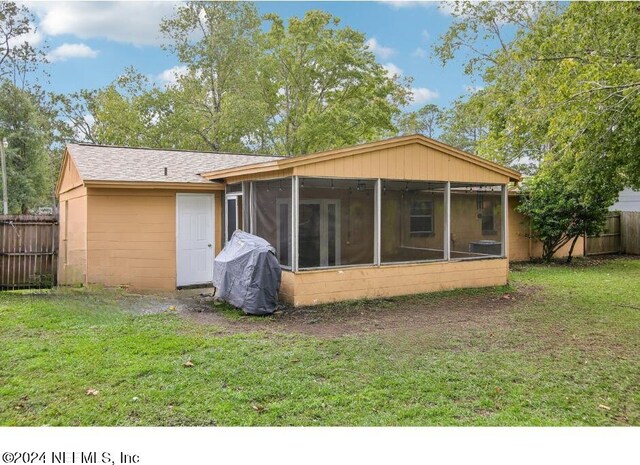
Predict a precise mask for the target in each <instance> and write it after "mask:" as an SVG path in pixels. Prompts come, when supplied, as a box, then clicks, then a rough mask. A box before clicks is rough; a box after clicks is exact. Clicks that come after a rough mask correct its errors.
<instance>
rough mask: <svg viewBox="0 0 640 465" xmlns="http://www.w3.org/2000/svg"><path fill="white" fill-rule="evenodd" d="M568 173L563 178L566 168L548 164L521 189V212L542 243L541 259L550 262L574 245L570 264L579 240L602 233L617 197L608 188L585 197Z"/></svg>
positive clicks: (569, 257) (519, 208)
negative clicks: (560, 252) (596, 196)
mask: <svg viewBox="0 0 640 465" xmlns="http://www.w3.org/2000/svg"><path fill="white" fill-rule="evenodd" d="M567 174H568V176H563V167H561V166H557V164H554V165H553V167H550V166H549V165H546V166H545V168H544V169H543V170H541V171H540V172H539V173H538V174H537V175H536V176H535V177H533V178H531V179H529V180H528V182H526V183H525V184H524V185H523V188H522V195H521V203H520V205H519V206H518V210H519V211H520V212H521V213H523V214H524V215H526V216H527V217H528V218H529V219H530V221H531V233H532V236H533V237H535V238H536V239H538V240H539V241H540V242H541V243H542V258H543V260H545V261H547V262H549V261H551V259H552V258H553V255H554V254H555V253H556V252H557V251H558V250H559V249H560V248H561V247H563V246H564V245H565V244H567V243H570V244H571V247H570V250H569V254H568V256H567V262H571V259H572V254H573V247H574V246H575V243H576V241H577V240H578V238H580V237H581V236H584V235H585V234H587V235H595V234H598V233H600V232H601V230H602V227H603V225H604V222H605V219H606V217H607V213H608V209H607V206H608V205H609V204H610V203H611V202H612V201H613V200H611V197H613V199H615V196H616V194H617V192H616V191H615V190H611V189H606V188H605V189H602V190H601V192H600V195H601V196H602V197H600V198H585V195H584V190H583V187H582V186H580V184H576V183H573V182H572V181H571V172H569V173H567ZM590 193H591V194H593V193H594V190H593V189H591V190H590ZM606 196H608V197H606Z"/></svg>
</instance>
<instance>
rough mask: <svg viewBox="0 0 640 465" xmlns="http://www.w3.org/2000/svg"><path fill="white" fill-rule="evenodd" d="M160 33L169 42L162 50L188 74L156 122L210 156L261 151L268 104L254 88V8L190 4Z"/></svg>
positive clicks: (258, 45)
mask: <svg viewBox="0 0 640 465" xmlns="http://www.w3.org/2000/svg"><path fill="white" fill-rule="evenodd" d="M160 30H161V32H162V34H163V35H164V36H165V37H166V38H167V39H168V40H169V43H168V44H167V45H165V49H167V50H169V51H171V52H172V53H175V54H176V56H177V57H178V59H179V60H180V62H181V63H182V64H183V65H184V66H185V67H186V70H185V72H184V74H183V75H182V76H180V77H179V80H178V82H177V83H176V84H174V85H172V86H171V87H170V89H168V90H167V91H166V92H165V95H164V96H163V97H164V98H166V99H167V100H168V101H169V102H170V103H168V105H167V106H166V108H167V110H168V111H167V112H166V114H160V115H159V117H160V118H161V119H162V118H163V117H165V116H166V119H167V120H169V121H170V123H169V124H168V125H169V126H176V125H177V126H179V127H180V128H181V129H182V130H183V131H186V132H187V133H188V134H190V135H192V136H195V138H196V140H195V141H192V143H191V144H190V145H189V147H190V148H194V147H193V143H194V142H195V143H197V145H199V146H200V147H201V148H206V149H208V150H226V151H233V150H236V151H238V150H239V151H243V150H248V149H249V148H250V147H247V145H252V146H253V148H255V149H258V150H261V149H263V148H264V145H265V144H264V140H263V139H262V133H263V130H264V124H265V120H266V102H265V99H264V96H263V94H262V93H261V89H260V87H259V85H258V79H259V76H260V70H259V65H260V60H261V56H262V53H263V48H262V41H261V32H260V17H259V15H258V12H257V9H256V7H255V5H253V4H252V3H249V2H188V3H185V4H183V5H181V6H180V7H179V8H178V10H177V13H176V15H175V16H174V17H172V18H168V19H165V20H163V22H162V24H161V27H160ZM194 38H195V39H194ZM157 95H158V96H159V97H160V95H161V93H160V92H158V93H157ZM173 135H176V134H173ZM173 139H174V143H176V144H178V143H179V142H180V141H179V140H175V138H173ZM198 139H199V140H198Z"/></svg>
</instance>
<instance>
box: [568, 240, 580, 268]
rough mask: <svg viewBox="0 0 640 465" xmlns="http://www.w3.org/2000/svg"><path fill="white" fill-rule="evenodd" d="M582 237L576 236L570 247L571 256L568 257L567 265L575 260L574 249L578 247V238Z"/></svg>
mask: <svg viewBox="0 0 640 465" xmlns="http://www.w3.org/2000/svg"><path fill="white" fill-rule="evenodd" d="M579 237H580V236H576V237H574V238H573V242H572V243H571V247H569V255H567V264H569V263H571V259H572V258H573V248H574V247H575V246H576V242H578V238H579Z"/></svg>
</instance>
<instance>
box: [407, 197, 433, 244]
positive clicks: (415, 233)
mask: <svg viewBox="0 0 640 465" xmlns="http://www.w3.org/2000/svg"><path fill="white" fill-rule="evenodd" d="M418 202H425V203H428V204H429V211H430V212H431V213H430V214H428V215H423V214H415V213H413V206H414V204H416V203H418ZM433 210H434V202H433V199H411V201H410V203H409V237H429V236H433V235H434V231H435V224H434V221H435V219H434V211H433ZM414 218H429V219H430V220H431V221H430V225H431V230H427V231H414V230H413V224H412V220H413V219H414Z"/></svg>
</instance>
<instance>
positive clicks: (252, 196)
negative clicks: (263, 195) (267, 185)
mask: <svg viewBox="0 0 640 465" xmlns="http://www.w3.org/2000/svg"><path fill="white" fill-rule="evenodd" d="M247 184H248V185H249V202H248V203H249V227H248V228H247V230H248V231H249V234H254V235H255V233H256V205H255V203H256V193H255V192H254V191H255V186H254V183H253V181H249V182H248V183H247Z"/></svg>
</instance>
